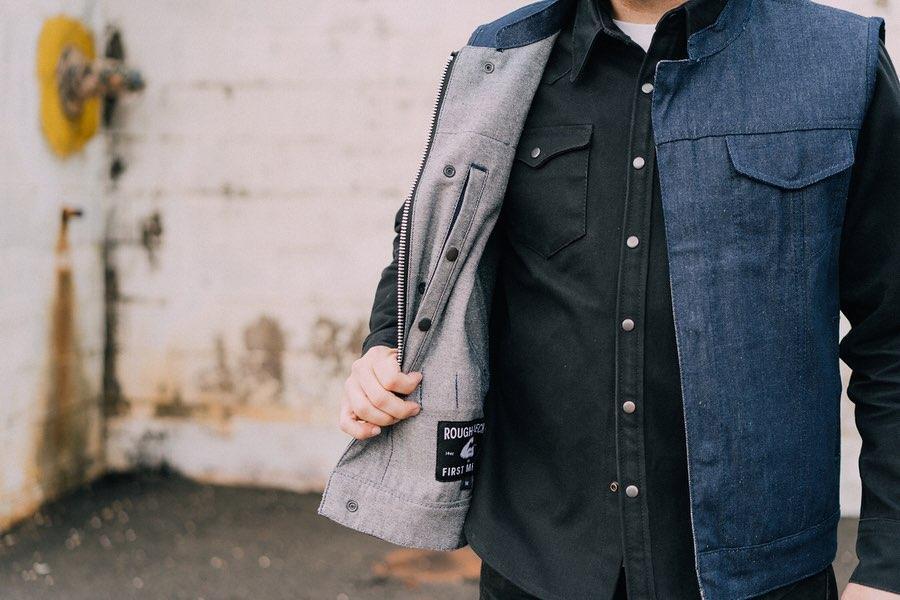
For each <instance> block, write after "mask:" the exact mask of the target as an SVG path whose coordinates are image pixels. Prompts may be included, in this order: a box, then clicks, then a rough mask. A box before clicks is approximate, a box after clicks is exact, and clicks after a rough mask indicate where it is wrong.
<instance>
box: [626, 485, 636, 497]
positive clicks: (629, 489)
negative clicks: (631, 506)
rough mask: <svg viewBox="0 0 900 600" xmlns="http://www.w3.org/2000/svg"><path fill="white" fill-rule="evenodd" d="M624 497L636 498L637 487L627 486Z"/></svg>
mask: <svg viewBox="0 0 900 600" xmlns="http://www.w3.org/2000/svg"><path fill="white" fill-rule="evenodd" d="M625 495H626V496H628V497H629V498H637V495H638V488H637V486H636V485H629V486H628V487H627V488H625Z"/></svg>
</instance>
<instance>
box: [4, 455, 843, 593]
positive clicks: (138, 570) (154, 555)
mask: <svg viewBox="0 0 900 600" xmlns="http://www.w3.org/2000/svg"><path fill="white" fill-rule="evenodd" d="M318 500H319V497H318V495H317V494H295V493H292V492H287V491H281V490H269V489H253V488H232V487H220V486H211V485H203V484H198V483H195V482H192V481H189V480H186V479H183V478H180V477H176V476H172V475H166V474H148V473H142V474H137V475H115V476H108V477H105V478H104V479H101V480H99V481H97V482H95V483H94V484H92V485H90V486H88V487H85V488H83V489H81V490H79V491H77V492H75V493H73V494H71V495H69V496H68V497H66V498H64V499H62V500H60V501H58V502H54V503H52V504H49V505H47V506H45V507H44V508H43V509H42V510H41V511H40V512H39V513H38V514H36V515H35V516H34V517H33V518H32V519H30V520H28V521H26V522H24V523H22V524H20V525H19V526H18V527H16V528H14V529H13V530H11V531H9V532H7V533H6V534H5V535H3V536H2V537H0V598H2V600H18V599H28V600H31V599H43V598H48V599H50V598H53V599H55V598H61V599H64V600H107V599H109V600H122V599H126V598H136V599H142V600H143V599H154V600H155V599H165V600H172V599H191V600H198V599H203V600H231V599H244V598H251V599H253V600H280V599H292V600H293V599H315V600H319V599H330V600H356V599H373V600H374V599H391V600H394V599H396V600H407V599H413V598H415V599H420V600H426V599H433V600H445V599H446V600H450V599H453V600H457V599H474V598H476V596H477V576H478V567H479V562H478V559H477V558H476V557H475V556H474V555H473V554H471V552H469V551H468V549H465V550H462V551H458V552H454V553H424V552H418V551H410V550H402V549H398V548H397V547H396V546H393V545H392V544H388V543H386V542H382V541H380V540H377V539H375V538H372V537H369V536H366V535H362V534H358V533H355V532H353V531H350V530H349V529H345V528H343V527H340V526H338V525H335V524H334V523H332V522H330V521H328V520H326V519H324V518H322V517H319V516H317V515H316V506H317V505H318ZM855 532H856V522H855V521H849V520H845V521H843V522H842V523H841V535H840V544H839V549H838V560H837V561H835V569H836V572H837V574H838V580H839V582H840V583H841V584H842V585H843V584H844V583H845V582H846V580H847V578H848V577H849V574H850V571H851V570H852V568H853V565H854V563H855V557H854V555H853V551H852V548H853V537H854V536H855Z"/></svg>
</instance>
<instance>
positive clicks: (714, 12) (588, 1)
mask: <svg viewBox="0 0 900 600" xmlns="http://www.w3.org/2000/svg"><path fill="white" fill-rule="evenodd" d="M726 2H728V0H687V2H685V3H684V4H682V5H681V6H678V7H676V8H673V9H672V10H671V11H669V12H670V13H672V12H681V13H682V14H683V15H684V17H683V18H685V23H686V26H687V35H688V37H690V36H691V34H693V33H696V32H697V31H700V30H701V29H703V28H705V27H708V26H710V25H712V24H713V23H715V21H716V19H717V18H718V17H719V14H720V13H721V12H722V8H724V6H725V3H726ZM667 14H668V13H667ZM600 33H604V34H606V35H609V36H611V37H614V38H617V39H620V40H622V41H625V40H626V39H627V36H626V35H625V34H624V33H622V32H621V31H620V30H619V28H618V27H616V26H615V25H614V24H613V20H612V10H611V7H610V5H609V0H578V4H577V7H576V9H575V20H574V23H573V26H572V73H571V79H572V80H573V81H574V80H575V79H577V78H578V76H579V75H580V74H581V72H582V70H583V69H584V65H585V63H586V62H587V58H588V56H589V55H590V53H591V48H592V47H593V45H594V42H595V41H596V39H597V36H598V35H599V34H600Z"/></svg>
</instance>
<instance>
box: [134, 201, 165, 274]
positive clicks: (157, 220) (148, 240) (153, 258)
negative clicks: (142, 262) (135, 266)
mask: <svg viewBox="0 0 900 600" xmlns="http://www.w3.org/2000/svg"><path fill="white" fill-rule="evenodd" d="M140 227H141V247H142V248H144V250H146V251H147V260H149V261H150V266H152V267H155V266H156V265H157V252H158V251H159V248H160V246H162V236H163V222H162V215H160V214H159V211H154V212H153V213H151V214H150V215H148V216H146V217H144V218H143V219H141V223H140Z"/></svg>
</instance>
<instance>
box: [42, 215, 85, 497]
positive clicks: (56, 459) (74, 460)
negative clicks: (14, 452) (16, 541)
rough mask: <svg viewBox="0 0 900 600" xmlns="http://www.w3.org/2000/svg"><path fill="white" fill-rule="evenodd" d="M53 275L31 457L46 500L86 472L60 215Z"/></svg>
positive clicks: (78, 364)
mask: <svg viewBox="0 0 900 600" xmlns="http://www.w3.org/2000/svg"><path fill="white" fill-rule="evenodd" d="M56 263H57V264H56V276H55V286H56V289H55V291H54V296H53V305H52V307H51V315H50V336H49V353H48V361H47V364H48V367H47V370H48V372H47V396H46V402H45V411H44V415H43V423H42V429H43V435H42V438H41V440H40V445H39V447H38V453H37V469H38V473H37V476H38V481H39V482H40V483H41V486H42V488H43V489H44V492H45V494H46V495H47V496H53V495H56V494H57V493H59V492H60V491H63V490H65V489H67V488H70V487H72V486H74V485H77V484H79V483H81V482H82V481H83V480H84V478H85V477H86V475H87V473H88V469H89V467H90V465H91V462H92V461H91V458H90V457H89V456H88V435H89V429H90V421H89V419H90V407H89V402H90V400H91V399H90V398H89V397H88V393H87V385H86V380H85V379H84V376H83V374H82V356H81V349H80V347H79V342H78V332H77V327H76V323H75V314H76V302H75V298H76V295H75V283H74V280H73V276H72V265H71V256H70V250H69V240H68V217H67V216H65V215H64V216H63V219H62V224H61V227H60V231H59V237H58V239H57V244H56Z"/></svg>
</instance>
